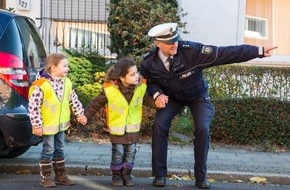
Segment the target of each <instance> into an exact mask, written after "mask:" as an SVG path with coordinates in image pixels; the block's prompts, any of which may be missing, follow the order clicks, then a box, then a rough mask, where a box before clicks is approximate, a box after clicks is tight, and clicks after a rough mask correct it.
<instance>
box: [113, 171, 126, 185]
mask: <svg viewBox="0 0 290 190" xmlns="http://www.w3.org/2000/svg"><path fill="white" fill-rule="evenodd" d="M112 185H114V186H123V180H122V177H121V170H112Z"/></svg>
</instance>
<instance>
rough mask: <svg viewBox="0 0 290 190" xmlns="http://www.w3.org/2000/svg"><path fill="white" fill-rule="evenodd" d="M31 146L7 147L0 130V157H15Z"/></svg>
mask: <svg viewBox="0 0 290 190" xmlns="http://www.w3.org/2000/svg"><path fill="white" fill-rule="evenodd" d="M30 147H31V146H22V147H16V148H13V149H11V148H9V147H8V146H7V144H6V142H5V139H4V137H3V134H2V133H1V131H0V158H15V157H17V156H20V155H21V154H23V153H24V152H26V151H27V150H28V149H29V148H30Z"/></svg>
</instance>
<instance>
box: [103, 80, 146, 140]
mask: <svg viewBox="0 0 290 190" xmlns="http://www.w3.org/2000/svg"><path fill="white" fill-rule="evenodd" d="M146 87H147V86H146V84H145V83H141V84H140V85H138V86H136V88H135V92H134V95H133V97H132V100H131V102H130V103H129V104H128V102H127V100H126V98H125V97H124V95H123V94H122V93H121V92H120V90H119V89H118V87H116V86H115V85H114V84H110V83H106V84H105V87H104V91H105V94H106V97H107V99H108V105H107V120H108V121H107V123H108V127H109V130H110V133H111V134H113V135H123V134H124V133H125V131H126V132H127V133H133V132H138V131H140V126H141V119H142V105H143V97H144V94H145V92H146Z"/></svg>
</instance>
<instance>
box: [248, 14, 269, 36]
mask: <svg viewBox="0 0 290 190" xmlns="http://www.w3.org/2000/svg"><path fill="white" fill-rule="evenodd" d="M250 21H252V22H253V23H254V26H249V25H250V23H249V22H250ZM258 22H259V23H258ZM258 25H260V26H258ZM244 27H245V28H244V33H245V37H247V38H254V39H262V40H267V39H268V20H267V19H266V18H261V17H254V16H249V15H246V17H245V26H244ZM251 27H254V28H255V29H253V30H251V29H249V28H251ZM257 28H258V29H257ZM259 29H260V30H259Z"/></svg>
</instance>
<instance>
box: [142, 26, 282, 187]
mask: <svg viewBox="0 0 290 190" xmlns="http://www.w3.org/2000/svg"><path fill="white" fill-rule="evenodd" d="M148 35H149V37H152V38H153V39H154V43H155V47H154V48H153V49H152V50H151V51H150V52H149V53H148V54H147V55H145V56H144V58H143V60H142V62H141V67H140V71H141V74H142V75H143V76H144V77H145V78H146V79H147V80H148V91H149V93H150V94H151V95H152V96H153V98H154V100H155V103H156V104H158V105H160V106H163V107H164V109H160V110H158V111H157V112H156V115H155V120H154V124H153V136H152V174H153V176H154V180H153V186H155V187H164V186H165V185H166V175H167V147H168V134H169V128H170V126H171V121H172V119H173V118H174V116H175V115H176V114H177V113H179V112H180V110H181V109H182V108H183V107H184V106H188V108H189V109H190V111H191V114H192V116H193V119H194V123H195V131H194V155H195V163H194V175H195V179H196V180H195V186H197V187H198V188H200V189H209V188H210V183H209V182H208V180H207V156H208V150H209V144H210V134H209V126H210V122H211V119H212V118H213V115H214V106H213V105H212V103H211V101H210V98H209V95H208V84H207V82H206V81H205V79H204V77H203V73H202V70H203V69H206V68H209V67H213V66H217V65H224V64H231V63H238V62H246V61H248V60H251V59H254V58H257V57H259V58H263V57H269V56H271V54H270V51H271V50H273V49H275V48H277V47H271V48H263V47H256V46H251V45H238V46H225V47H216V46H213V45H204V44H201V43H196V42H192V41H182V40H180V39H179V33H178V26H177V23H164V24H160V25H157V26H155V27H153V28H152V29H150V31H149V32H148Z"/></svg>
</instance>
